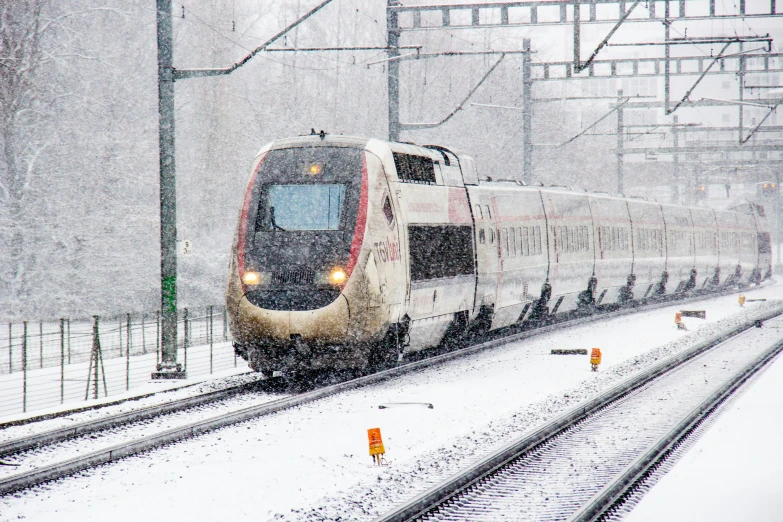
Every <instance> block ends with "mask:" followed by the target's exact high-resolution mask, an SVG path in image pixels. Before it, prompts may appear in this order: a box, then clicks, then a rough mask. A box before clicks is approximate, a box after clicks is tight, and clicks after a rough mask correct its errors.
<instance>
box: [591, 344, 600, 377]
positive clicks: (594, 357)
mask: <svg viewBox="0 0 783 522" xmlns="http://www.w3.org/2000/svg"><path fill="white" fill-rule="evenodd" d="M599 364H601V349H600V348H593V351H592V352H590V365H591V367H592V369H593V371H594V372H597V371H598V365H599Z"/></svg>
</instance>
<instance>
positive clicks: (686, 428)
mask: <svg viewBox="0 0 783 522" xmlns="http://www.w3.org/2000/svg"><path fill="white" fill-rule="evenodd" d="M781 352H783V341H779V342H777V343H775V344H774V345H773V346H772V347H771V348H769V349H768V350H766V351H765V352H764V353H762V354H761V355H759V356H758V357H756V358H755V359H754V360H753V361H751V362H750V363H749V364H747V365H746V366H745V367H744V368H742V370H740V371H739V372H737V373H736V374H734V376H733V377H732V378H731V379H729V380H728V381H727V382H725V383H724V384H723V385H722V386H721V387H720V388H719V389H718V390H716V391H715V392H714V393H713V394H712V395H710V396H709V397H708V398H707V399H705V400H704V401H703V402H702V403H701V404H699V406H697V407H696V408H694V409H693V410H692V411H691V412H690V413H689V414H688V415H687V416H686V417H685V418H684V419H683V420H682V421H681V422H680V423H679V424H678V425H677V426H675V427H674V428H672V429H671V430H670V431H669V432H668V433H667V434H666V435H664V436H663V437H661V439H659V440H658V442H656V443H655V444H654V445H653V446H652V447H651V448H650V449H649V450H648V451H647V452H646V453H644V454H643V455H641V456H640V457H639V458H638V459H636V460H635V461H634V462H633V463H631V464H630V465H629V466H628V467H627V468H626V469H625V470H623V471H622V472H621V473H619V474H618V475H617V477H616V478H615V479H614V480H613V481H612V482H610V483H609V484H608V485H606V486H605V487H604V488H603V489H602V490H601V491H599V492H598V493H597V494H596V495H595V496H594V497H593V498H592V499H591V500H590V501H589V502H588V503H587V504H585V505H584V506H582V508H581V509H580V510H579V511H578V512H577V513H576V514H575V515H574V516H573V517H572V518H571V521H572V522H592V521H594V520H600V519H602V518H603V517H604V516H605V515H607V514H609V512H610V511H611V510H613V509H615V508H617V507H619V506H620V505H621V504H622V503H623V502H624V501H625V499H626V498H627V496H628V495H629V494H630V493H632V492H633V491H634V490H635V489H636V488H637V487H638V486H639V485H640V484H641V483H643V482H644V481H645V480H646V479H647V477H648V476H649V475H650V474H651V473H652V472H653V471H654V470H655V469H656V468H657V467H658V466H659V465H660V464H661V463H662V462H663V461H665V460H666V459H667V458H668V457H669V456H670V455H671V454H672V452H673V451H674V450H675V449H676V448H677V446H679V445H680V444H681V443H682V442H683V441H685V439H687V438H688V437H689V436H690V435H691V434H692V433H693V432H694V431H695V430H696V428H698V427H699V425H700V424H701V423H702V422H704V421H705V420H706V419H707V418H708V417H709V416H710V415H712V414H713V413H714V412H715V411H716V410H717V408H718V406H720V405H721V404H722V403H723V402H724V401H725V400H726V399H728V398H729V397H730V396H731V395H732V394H734V393H735V392H736V391H737V390H738V389H739V388H740V387H742V386H743V385H744V384H745V383H746V382H747V381H748V379H750V378H751V377H753V376H754V375H755V374H756V373H757V372H758V371H759V370H761V369H762V368H763V367H764V366H766V365H767V364H769V363H770V362H771V361H772V360H773V359H775V357H777V356H778V355H779V354H780V353H781Z"/></svg>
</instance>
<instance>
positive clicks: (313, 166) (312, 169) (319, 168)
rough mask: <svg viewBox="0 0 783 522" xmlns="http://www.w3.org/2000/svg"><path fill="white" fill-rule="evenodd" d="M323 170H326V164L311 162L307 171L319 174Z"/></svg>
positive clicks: (314, 174) (311, 173) (312, 174)
mask: <svg viewBox="0 0 783 522" xmlns="http://www.w3.org/2000/svg"><path fill="white" fill-rule="evenodd" d="M323 171H324V166H323V165H321V164H320V163H311V164H310V167H308V169H307V173H308V174H310V175H311V176H318V175H319V174H321V172H323Z"/></svg>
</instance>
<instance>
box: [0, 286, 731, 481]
mask: <svg viewBox="0 0 783 522" xmlns="http://www.w3.org/2000/svg"><path fill="white" fill-rule="evenodd" d="M726 293H732V292H726ZM713 296H715V297H717V295H716V294H711V295H709V296H705V295H695V296H693V297H691V298H690V299H686V300H679V301H678V303H683V302H687V301H688V300H695V299H704V298H705V297H713ZM671 304H673V303H672V301H661V302H656V303H651V304H647V305H646V306H644V307H641V308H631V309H620V310H616V311H611V312H605V313H601V314H596V315H592V316H586V317H580V318H576V319H571V320H568V321H564V322H559V323H554V324H551V325H548V326H542V327H539V328H536V329H533V330H528V331H523V332H518V333H514V334H512V335H507V336H504V337H501V338H497V339H492V340H489V341H486V342H482V343H479V344H476V345H473V346H469V347H466V348H462V349H459V350H455V351H452V352H448V353H445V354H442V355H438V356H435V357H431V358H428V359H422V360H418V361H413V362H409V363H406V364H403V365H400V366H397V367H394V368H391V369H388V370H385V371H381V372H378V373H374V374H371V375H367V376H363V377H360V378H357V379H353V380H350V381H346V382H341V383H337V384H334V385H330V386H325V387H323V388H319V389H315V390H312V391H309V392H306V393H301V394H296V395H292V396H287V397H275V396H271V395H269V394H253V393H252V392H251V393H245V394H242V393H239V391H246V390H247V388H246V386H247V385H242V386H240V387H236V388H229V389H225V390H221V391H219V392H212V393H209V394H205V395H201V396H197V397H191V398H187V399H183V400H177V401H172V402H169V403H166V404H162V405H156V406H151V407H147V408H142V409H139V410H135V411H133V412H128V413H122V414H117V415H109V416H106V417H104V418H102V419H99V420H93V421H89V422H86V423H80V424H76V425H73V426H69V427H67V428H62V429H58V430H51V431H47V432H42V433H39V434H36V435H34V436H30V437H25V438H23V439H20V440H13V441H8V442H5V443H3V444H0V460H3V461H6V462H8V461H9V460H10V461H16V462H18V463H20V464H21V465H20V466H19V469H18V470H15V469H13V468H12V469H8V468H6V469H5V470H3V468H2V467H0V495H2V494H7V493H10V492H13V491H17V490H20V489H24V488H28V487H31V486H34V485H37V484H41V483H43V482H47V481H50V480H54V479H57V478H61V477H64V476H67V475H70V474H73V473H76V472H78V471H80V470H83V469H87V468H91V467H95V466H98V465H101V464H105V463H108V462H112V461H116V460H119V459H122V458H125V457H127V456H130V455H134V454H137V453H140V452H143V451H148V450H151V449H154V448H157V447H160V446H163V445H165V444H169V443H171V442H175V441H177V440H181V439H185V438H189V437H194V436H197V435H199V434H202V433H206V432H208V431H212V430H215V429H219V428H222V427H225V426H230V425H233V424H237V423H241V422H244V421H246V420H250V419H253V418H257V417H260V416H264V415H270V414H273V413H276V412H280V411H283V410H286V409H289V408H293V407H296V406H300V405H303V404H307V403H310V402H314V401H317V400H319V399H322V398H325V397H328V396H331V395H335V394H338V393H343V392H346V391H349V390H352V389H356V388H360V387H364V386H368V385H372V384H375V383H379V382H382V381H385V380H388V379H392V378H395V377H398V376H401V375H404V374H406V373H410V372H413V371H417V370H420V369H424V368H426V367H430V366H434V365H438V364H442V363H444V362H447V361H450V360H453V359H456V358H460V357H465V356H468V355H471V354H474V353H478V352H480V351H483V350H486V349H489V348H492V347H496V346H500V345H503V344H506V343H508V342H512V341H516V340H521V339H525V338H529V337H533V336H536V335H540V334H543V333H546V332H550V331H554V330H556V329H559V328H563V327H565V326H576V325H580V324H585V323H589V322H594V321H600V320H605V319H611V318H615V317H618V316H622V315H627V314H630V313H637V312H639V311H641V310H645V311H646V310H652V309H655V308H659V307H663V306H670V305H671ZM239 388H242V390H238V389H239ZM171 424H177V425H176V426H174V427H171ZM95 446H98V448H97V449H94V450H92V451H90V448H94V447H95ZM62 454H65V455H66V456H67V457H70V458H65V459H62V458H61V456H62ZM51 457H54V459H52V458H51ZM52 460H57V462H54V463H52ZM3 471H5V473H3Z"/></svg>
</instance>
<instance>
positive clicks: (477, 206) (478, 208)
mask: <svg viewBox="0 0 783 522" xmlns="http://www.w3.org/2000/svg"><path fill="white" fill-rule="evenodd" d="M476 219H484V216H483V215H482V214H481V205H476Z"/></svg>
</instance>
